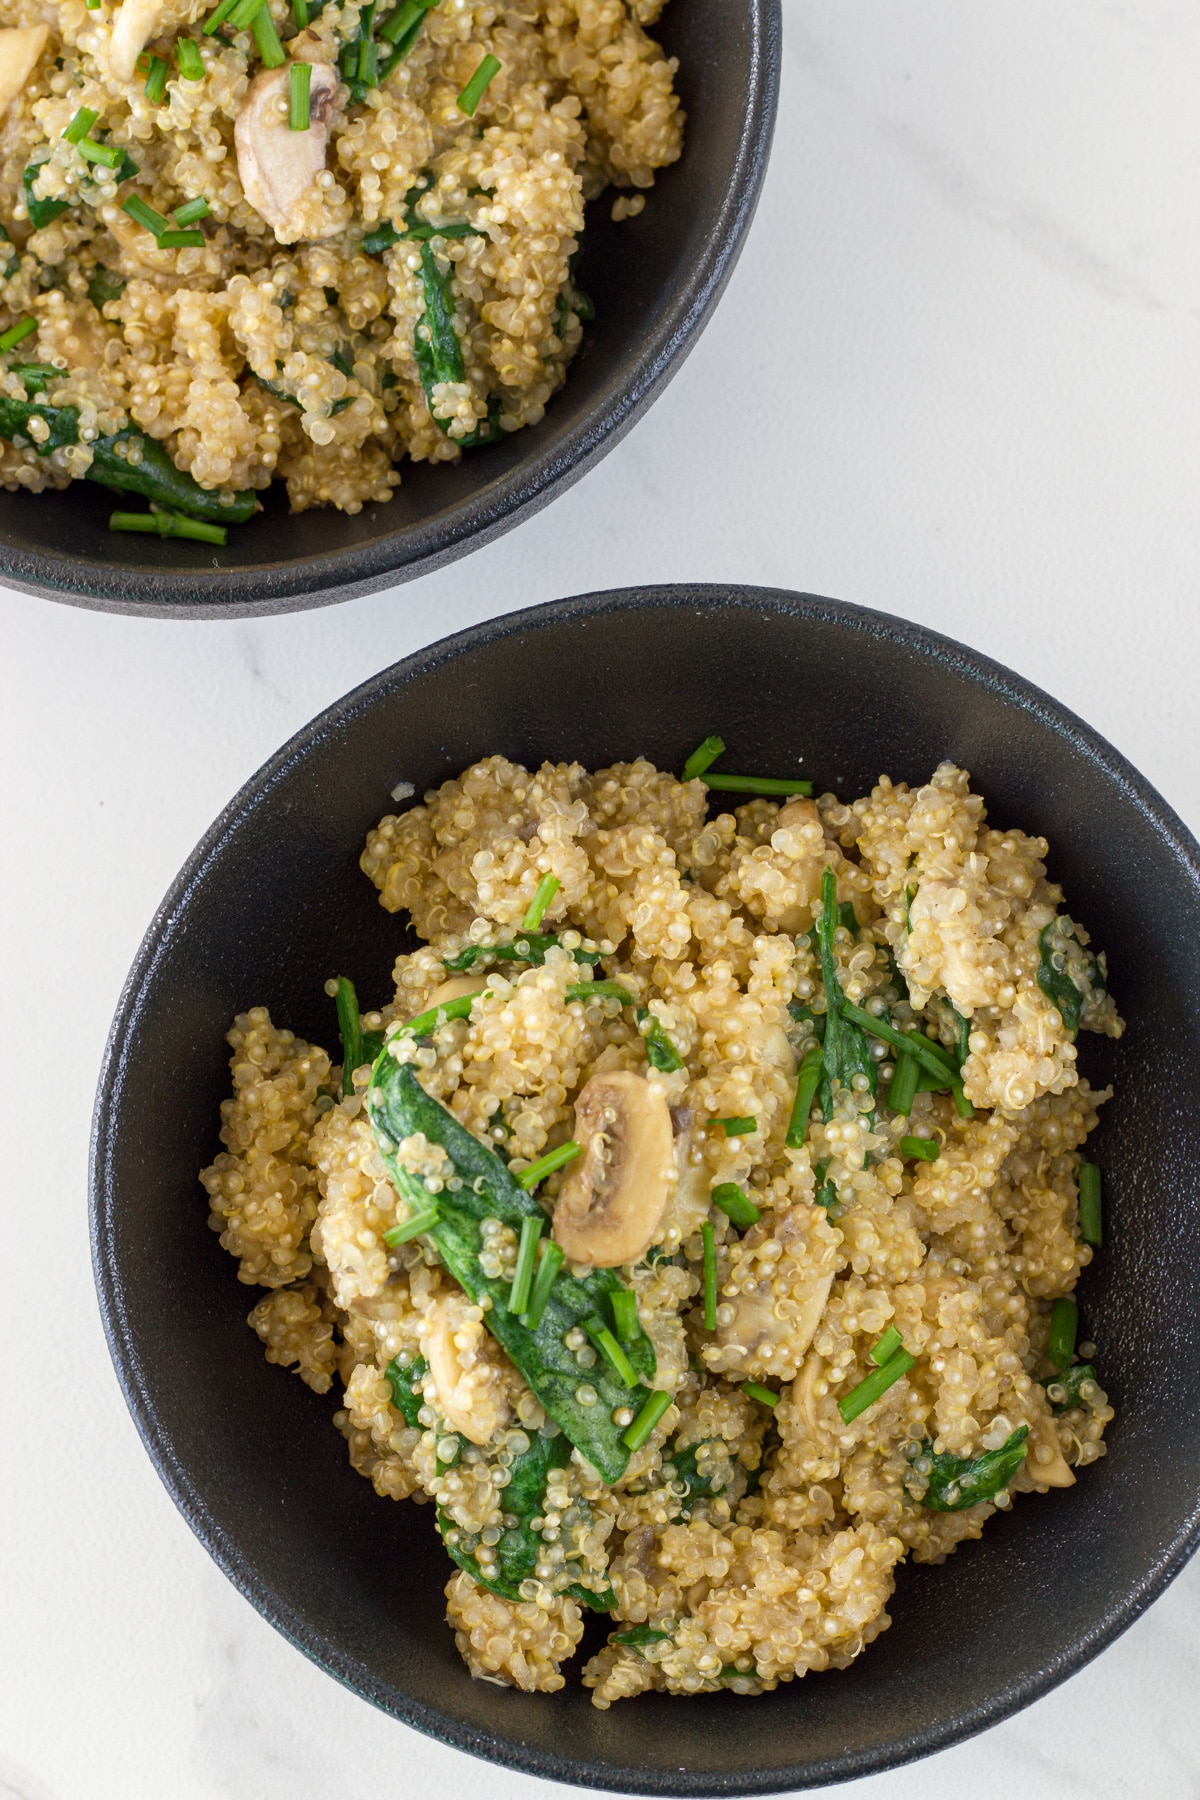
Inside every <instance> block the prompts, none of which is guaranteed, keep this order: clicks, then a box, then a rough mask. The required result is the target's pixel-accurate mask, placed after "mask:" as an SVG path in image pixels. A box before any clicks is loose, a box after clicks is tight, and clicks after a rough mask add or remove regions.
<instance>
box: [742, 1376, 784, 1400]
mask: <svg viewBox="0 0 1200 1800" xmlns="http://www.w3.org/2000/svg"><path fill="white" fill-rule="evenodd" d="M742 1392H743V1394H748V1395H749V1396H750V1398H751V1400H757V1401H759V1402H760V1403H761V1404H762V1405H763V1406H778V1405H779V1395H778V1394H776V1393H773V1392H772V1391H771V1389H770V1388H769V1387H764V1386H763V1385H762V1382H761V1381H743V1383H742Z"/></svg>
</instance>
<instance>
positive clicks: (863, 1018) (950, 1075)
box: [839, 1000, 962, 1088]
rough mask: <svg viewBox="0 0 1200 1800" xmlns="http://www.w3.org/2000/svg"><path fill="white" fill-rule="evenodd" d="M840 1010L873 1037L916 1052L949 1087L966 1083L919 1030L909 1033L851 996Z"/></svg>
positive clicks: (919, 1059) (898, 1047)
mask: <svg viewBox="0 0 1200 1800" xmlns="http://www.w3.org/2000/svg"><path fill="white" fill-rule="evenodd" d="M839 1011H840V1012H841V1015H842V1017H843V1019H851V1020H852V1021H853V1022H854V1024H855V1025H861V1026H862V1028H863V1030H864V1031H869V1032H870V1034H871V1036H872V1037H877V1038H881V1039H882V1040H883V1042H884V1043H885V1044H890V1045H891V1046H892V1048H893V1049H894V1050H899V1051H902V1052H904V1053H906V1054H907V1055H909V1056H914V1057H915V1058H916V1060H917V1061H918V1062H919V1063H920V1065H921V1067H922V1068H923V1069H925V1070H926V1071H927V1072H928V1073H929V1074H930V1075H934V1076H936V1077H937V1079H938V1080H939V1081H941V1082H944V1083H945V1085H946V1086H947V1087H948V1088H952V1087H954V1086H955V1084H956V1083H957V1085H958V1086H959V1087H961V1086H962V1083H961V1082H960V1081H959V1079H958V1074H957V1071H956V1070H954V1069H952V1068H951V1066H950V1064H949V1063H948V1062H946V1061H945V1060H944V1059H943V1058H942V1057H941V1056H940V1055H938V1054H937V1052H935V1051H934V1050H933V1049H932V1048H931V1047H930V1046H929V1040H928V1039H927V1038H921V1037H918V1036H917V1035H916V1034H915V1033H913V1034H910V1035H908V1036H905V1034H904V1032H902V1031H897V1030H896V1027H895V1026H894V1025H892V1024H890V1023H889V1021H888V1020H887V1019H877V1018H876V1017H875V1015H874V1014H873V1013H869V1012H864V1010H863V1008H862V1007H861V1006H855V1005H854V1004H853V1002H852V1001H849V1000H843V1001H842V1004H841V1006H840V1008H839Z"/></svg>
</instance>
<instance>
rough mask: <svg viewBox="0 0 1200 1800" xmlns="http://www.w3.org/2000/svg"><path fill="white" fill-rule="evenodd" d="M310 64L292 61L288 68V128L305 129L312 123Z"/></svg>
mask: <svg viewBox="0 0 1200 1800" xmlns="http://www.w3.org/2000/svg"><path fill="white" fill-rule="evenodd" d="M311 85H312V64H311V63H306V62H294V63H293V64H292V66H291V68H290V69H289V70H288V129H289V131H307V130H308V128H309V125H310V124H311V123H312V112H311V106H312V101H311V98H310V94H309V89H310V87H311Z"/></svg>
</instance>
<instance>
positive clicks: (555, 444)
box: [0, 0, 783, 619]
mask: <svg viewBox="0 0 1200 1800" xmlns="http://www.w3.org/2000/svg"><path fill="white" fill-rule="evenodd" d="M746 17H747V26H748V32H749V54H748V60H747V70H746V104H745V111H744V115H743V118H742V124H741V131H740V135H739V138H738V144H737V151H736V154H735V156H734V158H733V161H732V163H731V165H730V167H729V170H728V173H727V176H726V181H725V191H724V194H723V196H722V199H721V203H720V207H719V210H718V213H717V218H716V222H715V225H714V228H713V230H712V231H711V233H710V234H709V237H708V239H707V241H706V243H705V245H704V247H703V250H702V252H701V254H700V256H699V258H698V260H697V261H696V262H695V264H694V265H693V266H692V268H691V269H690V270H689V271H688V273H687V275H686V277H685V278H684V280H683V281H682V282H681V283H680V284H679V286H678V287H677V288H676V289H675V291H674V292H673V293H672V294H671V296H670V298H669V300H668V302H667V304H666V305H665V306H664V307H663V308H662V310H661V311H660V312H659V314H658V316H657V318H656V319H655V320H654V321H653V323H652V324H651V325H650V327H649V328H648V330H647V333H646V337H645V341H644V343H643V345H642V348H641V350H640V352H639V353H638V355H637V356H636V357H635V358H634V359H633V361H632V363H631V364H630V365H629V367H628V369H627V370H626V371H625V373H624V375H623V376H622V378H621V380H620V382H619V385H618V388H617V391H616V392H615V393H610V395H609V397H608V398H607V399H606V400H605V399H601V400H600V401H599V402H598V403H597V404H596V405H595V406H594V407H592V408H591V409H589V411H588V412H587V413H586V414H584V415H583V416H582V417H580V418H579V419H578V420H577V421H576V423H575V424H574V425H573V426H572V427H571V428H570V429H569V430H568V431H566V432H565V433H564V434H563V435H562V436H561V437H557V436H556V437H553V438H551V439H550V440H548V442H547V443H546V444H545V445H544V446H542V447H541V448H539V447H538V438H537V436H536V431H537V428H536V427H535V428H534V434H533V435H532V436H531V439H530V451H529V453H528V454H527V455H524V456H522V458H521V459H520V461H519V462H517V463H516V465H515V466H514V467H513V468H512V469H510V470H509V471H508V473H507V474H505V475H503V476H501V477H500V478H498V479H497V480H495V481H493V482H491V483H489V484H488V485H487V486H485V487H484V488H482V489H481V490H480V491H478V492H476V493H474V494H472V495H470V496H469V497H467V498H466V499H464V500H462V501H460V502H458V503H456V504H455V505H454V506H452V507H449V508H446V509H444V510H442V511H440V512H438V513H437V514H435V515H434V517H433V518H431V519H427V520H423V521H420V522H418V523H417V524H415V525H409V526H404V527H401V528H399V529H397V530H395V531H392V532H389V533H388V534H387V535H386V536H383V537H379V538H376V539H374V540H373V541H372V542H370V543H368V544H362V545H358V546H354V547H351V548H349V549H345V550H335V551H330V552H329V553H328V554H327V555H321V556H319V557H317V558H315V559H308V558H301V557H297V556H293V557H291V558H289V559H288V560H287V561H283V562H273V563H257V564H247V565H245V566H243V567H241V568H230V569H223V570H214V571H212V572H211V573H210V572H208V571H207V570H205V569H202V568H199V567H193V568H191V569H183V570H180V571H179V572H178V573H176V572H174V571H173V570H172V569H170V568H165V569H164V568H154V569H149V568H135V567H132V566H128V565H126V566H119V565H113V566H109V565H105V566H99V565H97V564H95V563H91V562H89V561H88V559H87V558H86V556H82V555H75V554H70V555H68V554H66V553H61V552H54V551H49V550H42V549H32V548H28V547H18V546H15V545H13V544H10V543H5V542H4V541H3V538H2V537H0V581H3V582H4V583H5V585H7V586H8V587H12V588H16V589H18V590H19V591H20V592H23V593H28V594H36V595H38V596H39V597H41V598H43V599H47V600H58V601H61V602H63V603H64V604H66V605H69V606H81V607H87V608H90V609H92V610H95V611H101V612H120V613H132V614H135V615H136V616H138V617H141V618H164V619H178V618H188V619H232V618H248V617H253V616H255V615H259V614H270V613H282V612H295V611H301V610H305V609H307V608H309V607H316V606H327V605H332V604H335V603H337V602H340V601H343V600H350V599H353V598H354V597H355V596H356V595H359V594H369V593H375V592H377V591H378V590H379V589H380V588H385V587H392V586H397V585H399V584H400V583H402V582H406V581H411V580H414V579H415V578H416V577H418V576H421V575H427V574H429V573H430V572H431V571H432V570H434V569H438V568H442V567H443V566H444V565H445V564H447V563H450V562H453V561H455V560H456V559H457V558H458V557H460V556H465V555H467V554H469V553H470V552H471V551H472V550H475V549H478V548H481V547H482V546H483V545H484V544H488V543H491V542H492V540H493V539H495V538H498V537H500V536H502V535H503V534H504V533H505V532H506V531H509V530H511V529H512V527H513V526H515V525H517V524H518V523H520V521H521V520H522V519H525V518H527V517H530V516H531V515H532V514H533V513H535V512H538V511H540V510H541V508H542V507H543V506H545V505H547V504H548V503H549V501H550V500H551V499H552V498H553V497H554V495H555V494H556V493H557V492H560V491H564V490H565V489H566V488H569V487H571V486H572V485H573V484H574V483H575V482H577V481H578V480H579V479H580V478H581V477H582V476H583V475H585V474H586V473H587V471H588V470H589V469H590V468H592V467H593V466H594V465H595V464H596V463H598V462H599V461H600V459H601V458H602V457H603V456H606V455H607V454H608V452H609V451H610V450H611V449H613V448H614V446H615V445H617V444H618V443H619V442H620V441H621V439H622V438H623V437H624V436H625V433H626V432H627V431H629V430H630V428H631V427H632V426H633V424H634V423H635V421H636V420H637V418H638V417H639V415H640V414H641V413H642V412H644V411H645V410H646V409H647V408H648V407H649V406H651V405H652V404H653V402H654V401H655V400H657V398H658V397H659V395H660V394H661V393H662V392H663V390H664V389H665V387H666V386H667V384H668V382H669V381H670V380H671V379H672V377H673V376H674V375H675V374H676V372H677V371H678V370H679V368H680V367H681V366H682V364H683V362H684V361H685V359H686V357H687V356H688V354H689V352H690V351H691V349H692V347H693V345H694V344H695V342H696V340H697V338H698V337H699V336H700V333H701V331H702V330H703V329H704V326H705V325H706V324H707V322H708V320H709V318H710V316H711V314H712V311H713V309H714V307H715V306H716V303H717V301H718V300H719V299H720V296H721V294H722V292H723V290H724V288H725V286H726V284H727V283H728V281H729V278H730V276H731V275H732V273H733V270H734V267H735V265H736V263H737V260H738V257H739V256H740V255H741V252H742V248H743V246H744V244H745V240H746V235H747V232H748V231H749V228H750V224H751V221H752V220H753V217H754V213H755V209H756V208H757V205H758V200H759V195H760V193H761V191H762V185H763V179H764V176H765V174H766V169H767V162H768V158H769V154H770V149H771V139H772V136H773V134H774V130H775V117H776V112H777V109H778V104H779V85H780V70H781V64H782V37H783V22H782V0H747V4H746ZM31 498H32V497H31Z"/></svg>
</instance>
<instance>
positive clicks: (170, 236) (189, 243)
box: [158, 231, 206, 250]
mask: <svg viewBox="0 0 1200 1800" xmlns="http://www.w3.org/2000/svg"><path fill="white" fill-rule="evenodd" d="M205 242H206V239H205V236H204V233H203V232H202V231H164V232H163V234H162V236H161V237H160V238H159V240H158V247H159V249H160V250H201V249H203V247H204V244H205Z"/></svg>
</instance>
